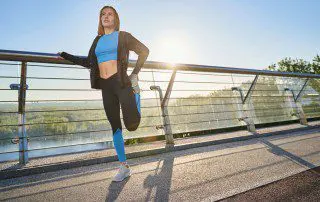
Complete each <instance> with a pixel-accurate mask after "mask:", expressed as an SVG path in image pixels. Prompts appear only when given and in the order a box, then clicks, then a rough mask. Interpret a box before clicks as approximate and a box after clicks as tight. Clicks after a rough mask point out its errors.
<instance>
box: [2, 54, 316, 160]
mask: <svg viewBox="0 0 320 202" xmlns="http://www.w3.org/2000/svg"><path fill="white" fill-rule="evenodd" d="M0 60H1V63H0V70H1V71H0V72H1V73H0V80H1V82H0V92H1V98H0V135H1V136H0V144H1V145H2V147H1V148H2V150H1V151H0V157H1V156H10V157H6V158H8V159H10V158H13V157H12V156H13V155H16V153H17V152H18V153H19V162H20V163H21V164H25V163H27V162H28V158H29V156H37V155H39V153H41V155H49V154H53V153H55V154H58V153H64V152H69V151H70V148H73V147H77V148H78V149H79V148H82V147H85V146H88V145H91V146H90V149H92V148H105V147H111V146H112V144H111V142H112V141H111V139H112V138H111V137H112V134H111V133H112V130H111V126H110V125H109V122H108V121H107V119H106V116H105V112H104V109H103V106H102V100H101V94H100V91H99V90H95V89H91V88H90V86H89V85H90V82H89V73H88V70H87V69H86V68H83V67H80V66H76V65H73V64H72V63H71V62H69V61H66V60H63V59H58V58H57V55H56V54H49V53H35V52H23V51H11V50H0ZM12 61H14V62H16V63H12ZM135 62H136V61H133V60H130V61H129V67H130V68H129V70H130V69H131V70H132V67H133V66H134V64H135ZM48 64H49V65H48ZM139 78H140V81H139V84H140V87H141V89H142V91H141V112H142V119H141V124H140V126H139V128H138V129H137V131H134V132H130V133H126V132H124V136H125V139H130V138H133V137H135V138H136V137H147V136H155V135H164V136H165V138H166V144H167V146H173V145H174V138H173V134H177V133H189V132H194V131H204V130H212V129H216V128H225V127H232V126H247V129H248V130H249V131H250V132H255V130H256V129H255V124H261V123H269V122H281V121H287V120H298V121H300V123H301V124H307V118H312V117H320V99H319V98H320V96H319V91H320V79H319V78H320V75H316V74H306V73H291V72H275V71H267V70H255V69H243V68H232V67H219V66H205V65H191V64H175V65H172V64H167V63H161V62H152V61H147V62H146V63H145V64H144V67H143V68H142V69H141V71H140V73H139ZM12 84H14V85H12ZM121 119H122V118H121ZM124 131H125V129H124ZM108 135H109V136H108ZM13 145H19V148H16V147H14V146H13ZM88 148H89V147H85V149H84V150H86V149H88ZM57 150H58V151H57ZM6 158H1V159H6Z"/></svg>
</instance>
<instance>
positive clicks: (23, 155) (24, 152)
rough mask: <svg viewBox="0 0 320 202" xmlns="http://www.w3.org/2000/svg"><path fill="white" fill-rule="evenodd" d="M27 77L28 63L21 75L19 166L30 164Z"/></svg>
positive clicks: (22, 66) (23, 66) (22, 68)
mask: <svg viewBox="0 0 320 202" xmlns="http://www.w3.org/2000/svg"><path fill="white" fill-rule="evenodd" d="M26 77H27V62H22V64H21V75H20V88H19V98H18V99H19V100H18V102H19V109H18V112H19V130H18V132H19V164H24V165H25V164H26V163H28V140H27V133H26V127H25V122H26V114H25V103H26V89H27V84H26Z"/></svg>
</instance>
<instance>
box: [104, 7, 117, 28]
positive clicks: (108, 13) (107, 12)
mask: <svg viewBox="0 0 320 202" xmlns="http://www.w3.org/2000/svg"><path fill="white" fill-rule="evenodd" d="M101 23H102V26H103V27H108V28H111V29H112V28H114V27H115V15H114V13H113V10H112V9H111V8H105V9H103V10H102V12H101Z"/></svg>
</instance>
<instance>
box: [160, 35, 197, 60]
mask: <svg viewBox="0 0 320 202" xmlns="http://www.w3.org/2000/svg"><path fill="white" fill-rule="evenodd" d="M190 48H191V46H190V42H189V40H188V38H187V37H186V33H183V32H182V33H177V32H170V33H168V32H166V33H162V34H161V35H160V36H159V37H158V38H157V45H156V49H157V51H156V57H157V58H158V60H159V61H161V62H167V63H169V64H170V65H173V66H174V65H175V63H186V61H187V60H188V58H189V57H190Z"/></svg>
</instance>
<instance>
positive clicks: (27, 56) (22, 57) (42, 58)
mask: <svg viewBox="0 0 320 202" xmlns="http://www.w3.org/2000/svg"><path fill="white" fill-rule="evenodd" d="M78 57H86V56H78ZM0 60H6V61H20V62H38V63H53V64H73V63H72V62H70V61H67V60H64V59H60V58H58V54H54V53H41V52H30V51H16V50H4V49H0ZM135 62H136V60H129V66H134V64H135ZM143 68H147V69H176V70H186V71H201V72H217V73H236V74H250V75H266V76H283V77H300V78H320V74H310V73H295V72H279V71H270V70H259V69H246V68H235V67H223V66H209V65H196V64H182V63H175V64H174V65H173V64H172V63H166V62H157V61H146V62H145V63H144V66H143Z"/></svg>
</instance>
